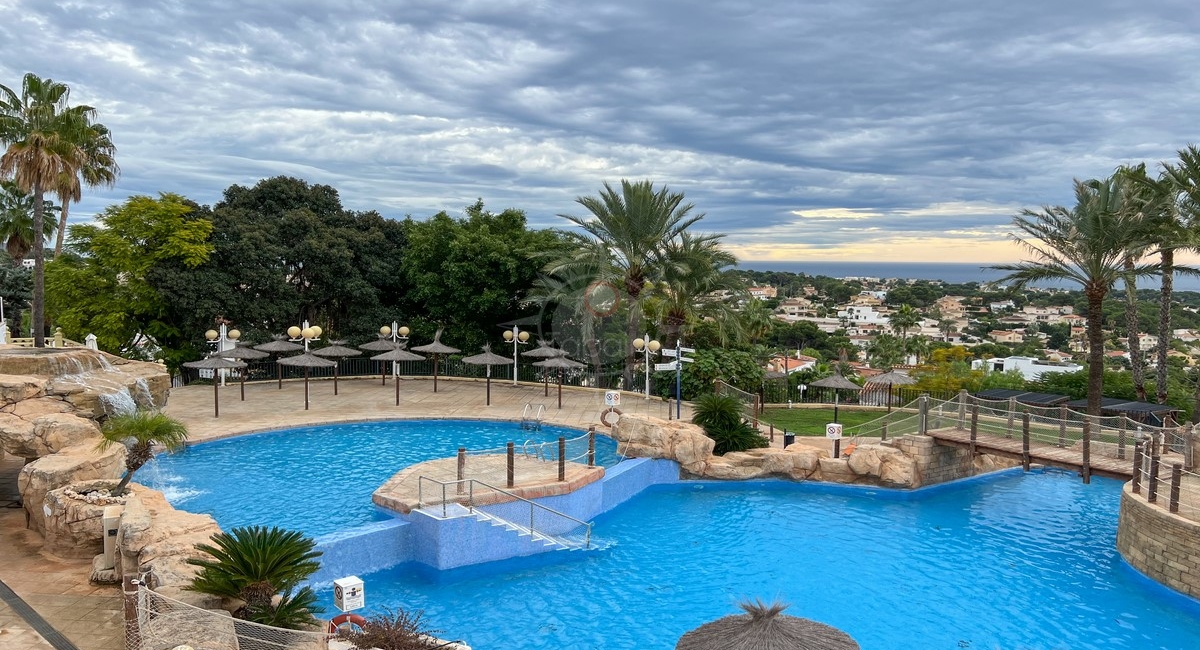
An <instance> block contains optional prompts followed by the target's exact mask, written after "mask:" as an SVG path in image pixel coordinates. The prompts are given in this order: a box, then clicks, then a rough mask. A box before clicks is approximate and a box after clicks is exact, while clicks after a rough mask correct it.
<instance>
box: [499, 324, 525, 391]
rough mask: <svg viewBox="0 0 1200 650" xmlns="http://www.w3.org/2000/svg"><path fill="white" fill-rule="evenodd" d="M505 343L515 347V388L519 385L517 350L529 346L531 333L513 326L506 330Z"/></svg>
mask: <svg viewBox="0 0 1200 650" xmlns="http://www.w3.org/2000/svg"><path fill="white" fill-rule="evenodd" d="M504 341H505V342H507V343H512V346H513V386H516V385H517V350H518V349H519V348H520V346H522V345H528V344H529V332H525V331H522V330H521V328H520V327H517V326H516V325H513V328H512V329H511V330H504Z"/></svg>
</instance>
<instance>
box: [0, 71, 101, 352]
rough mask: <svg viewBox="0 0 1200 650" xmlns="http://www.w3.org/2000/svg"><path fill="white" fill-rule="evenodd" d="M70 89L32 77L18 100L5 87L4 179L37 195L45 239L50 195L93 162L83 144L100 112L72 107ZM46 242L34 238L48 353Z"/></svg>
mask: <svg viewBox="0 0 1200 650" xmlns="http://www.w3.org/2000/svg"><path fill="white" fill-rule="evenodd" d="M69 94H70V89H69V88H68V87H67V85H66V84H63V83H60V82H56V81H53V80H51V79H42V78H41V77H38V76H37V75H35V74H33V73H29V74H26V75H25V77H24V79H23V80H22V84H21V94H20V95H17V94H16V93H15V92H13V91H12V89H10V88H9V87H8V86H4V85H0V146H5V147H7V148H6V149H5V151H4V153H3V155H0V177H10V176H11V177H12V178H13V180H15V181H16V183H17V186H18V187H20V188H21V189H22V190H23V191H25V192H29V193H30V194H32V195H33V232H35V233H41V232H42V231H43V227H44V223H45V222H44V218H45V213H44V210H45V194H46V192H47V191H53V190H54V189H55V188H56V187H57V184H58V180H59V178H60V175H62V174H64V173H74V171H73V170H78V169H79V168H80V167H82V166H83V164H84V162H85V161H86V159H87V156H86V153H85V151H84V149H83V148H82V147H81V146H80V143H81V142H82V141H83V140H84V139H85V134H86V133H87V132H88V131H89V127H90V125H91V122H92V116H93V115H94V114H95V110H94V109H93V108H92V107H90V106H74V107H69V106H68V105H67V97H68V95H69ZM45 262H46V260H45V240H44V239H43V238H42V237H40V236H39V237H34V238H33V301H32V302H33V304H32V310H33V318H32V322H33V338H34V340H33V343H34V346H35V347H39V348H40V347H45V345H46V340H45V332H44V329H45V302H46V276H45Z"/></svg>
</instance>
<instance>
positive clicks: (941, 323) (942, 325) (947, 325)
mask: <svg viewBox="0 0 1200 650" xmlns="http://www.w3.org/2000/svg"><path fill="white" fill-rule="evenodd" d="M937 328H938V331H939V332H941V333H942V340H943V341H949V340H950V336H951V335H952V334H954V333H955V332H957V331H958V325H957V324H956V323H955V321H954V319H952V318H939V319H938V322H937Z"/></svg>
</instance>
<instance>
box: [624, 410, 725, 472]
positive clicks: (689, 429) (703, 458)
mask: <svg viewBox="0 0 1200 650" xmlns="http://www.w3.org/2000/svg"><path fill="white" fill-rule="evenodd" d="M612 437H613V438H614V439H615V440H616V441H617V447H618V449H619V450H620V451H621V452H622V453H624V454H625V455H626V456H636V457H640V458H666V459H669V460H674V461H676V462H678V463H679V466H680V467H681V468H682V469H683V471H685V472H689V473H692V474H696V475H704V474H705V469H706V467H707V465H708V463H709V462H710V461H711V459H712V458H713V455H712V451H713V447H714V446H716V443H715V442H714V441H713V439H712V438H709V437H708V436H706V435H704V430H703V429H701V428H700V427H698V426H696V425H694V424H691V423H688V422H681V421H679V420H670V421H668V420H660V419H658V418H654V417H649V416H645V415H636V414H627V415H622V416H621V419H620V421H618V422H617V424H616V426H614V427H613V430H612Z"/></svg>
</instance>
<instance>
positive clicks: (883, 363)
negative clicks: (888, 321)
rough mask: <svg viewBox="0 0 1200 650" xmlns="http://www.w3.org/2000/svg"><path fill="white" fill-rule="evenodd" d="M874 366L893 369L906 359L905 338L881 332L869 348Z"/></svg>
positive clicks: (868, 355)
mask: <svg viewBox="0 0 1200 650" xmlns="http://www.w3.org/2000/svg"><path fill="white" fill-rule="evenodd" d="M867 358H869V359H870V360H871V364H872V367H875V368H884V369H891V367H892V366H895V365H897V364H899V363H900V362H901V361H903V360H904V340H903V339H899V338H897V337H895V336H893V335H891V334H880V335H879V336H876V337H875V340H874V341H871V345H870V346H869V347H868V348H867Z"/></svg>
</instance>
